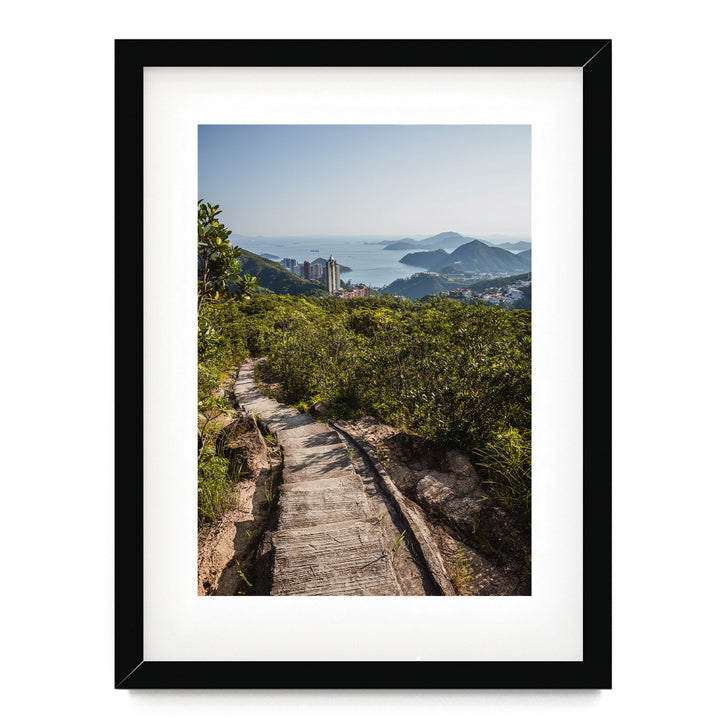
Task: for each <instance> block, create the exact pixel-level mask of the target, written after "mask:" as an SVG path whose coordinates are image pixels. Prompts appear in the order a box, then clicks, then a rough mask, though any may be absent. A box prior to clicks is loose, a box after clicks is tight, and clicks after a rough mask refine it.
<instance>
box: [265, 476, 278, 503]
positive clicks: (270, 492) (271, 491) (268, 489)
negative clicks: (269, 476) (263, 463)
mask: <svg viewBox="0 0 720 720" xmlns="http://www.w3.org/2000/svg"><path fill="white" fill-rule="evenodd" d="M276 497H277V494H276V493H275V488H274V487H273V482H272V480H270V481H269V482H268V481H267V480H266V481H265V499H266V500H267V504H268V505H272V504H273V500H275V498H276Z"/></svg>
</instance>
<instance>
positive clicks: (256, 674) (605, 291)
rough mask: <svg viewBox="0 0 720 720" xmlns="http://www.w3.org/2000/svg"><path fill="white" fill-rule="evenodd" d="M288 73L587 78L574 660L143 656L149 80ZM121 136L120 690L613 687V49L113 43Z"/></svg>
mask: <svg viewBox="0 0 720 720" xmlns="http://www.w3.org/2000/svg"><path fill="white" fill-rule="evenodd" d="M288 58H292V61H291V62H288V61H287V59H288ZM290 65H294V66H306V67H308V66H326V67H327V66H331V67H332V66H334V67H398V66H404V67H412V66H415V67H423V66H425V67H430V66H434V67H490V68H499V67H576V68H582V78H583V79H582V85H583V121H582V124H583V151H582V163H583V276H584V280H585V281H584V283H583V287H584V290H583V293H584V295H583V326H584V328H586V332H585V333H584V337H583V377H584V380H583V420H584V427H583V443H584V446H583V493H584V494H583V568H584V569H583V598H584V600H583V659H582V660H581V661H577V662H552V661H549V662H536V661H507V662H465V661H458V662H420V663H418V662H412V663H410V662H370V663H368V662H353V661H349V662H304V663H303V665H304V666H307V667H303V670H305V669H307V670H308V672H302V673H300V672H297V663H294V662H284V661H278V662H269V663H268V662H262V663H253V662H207V661H147V660H145V658H144V654H143V535H142V527H143V424H142V409H143V381H144V378H143V297H142V292H139V291H137V290H135V291H131V292H128V288H142V286H143V69H144V68H145V67H235V66H241V67H262V66H264V67H282V66H290ZM115 131H116V140H115V183H116V184H115V203H116V215H115V237H116V250H115V280H116V285H115V287H116V294H115V342H116V346H115V347H116V350H115V361H116V365H115V367H116V378H115V403H116V413H115V421H116V433H115V442H116V451H115V687H116V688H122V689H139V688H255V689H263V688H272V689H281V688H287V689H292V688H303V689H307V688H318V689H320V688H336V689H341V688H342V689H344V688H348V689H350V688H377V689H382V688H400V689H402V688H405V689H412V688H438V689H445V688H460V689H477V688H498V689H502V688H518V689H519V688H530V689H531V688H610V687H611V483H610V478H611V370H610V368H611V308H610V302H609V298H610V296H611V41H610V40H280V41H276V40H242V41H233V40H116V44H115ZM590 280H592V281H591V282H590ZM587 329H590V330H589V331H587ZM384 666H388V667H384Z"/></svg>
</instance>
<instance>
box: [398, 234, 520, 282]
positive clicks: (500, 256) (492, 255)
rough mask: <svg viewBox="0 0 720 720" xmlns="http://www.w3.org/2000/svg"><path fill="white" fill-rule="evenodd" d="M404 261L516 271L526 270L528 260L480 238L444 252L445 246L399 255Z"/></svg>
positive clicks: (429, 267) (443, 267)
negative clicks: (443, 247)
mask: <svg viewBox="0 0 720 720" xmlns="http://www.w3.org/2000/svg"><path fill="white" fill-rule="evenodd" d="M400 262H401V263H404V264H405V265H413V266H415V267H422V268H425V269H426V270H432V271H434V272H448V268H450V267H451V268H453V269H454V270H456V271H457V270H463V271H471V272H480V273H508V274H510V273H518V272H523V271H524V270H530V261H529V260H527V259H526V258H524V257H520V256H519V255H515V254H514V253H511V252H510V251H508V250H503V249H502V248H499V247H490V246H489V245H485V243H483V242H480V240H471V241H470V242H469V243H466V244H465V245H461V246H460V247H459V248H456V249H455V250H453V252H452V253H450V254H448V253H447V252H446V251H445V250H426V251H424V252H415V253H408V254H407V255H405V256H404V257H402V258H400Z"/></svg>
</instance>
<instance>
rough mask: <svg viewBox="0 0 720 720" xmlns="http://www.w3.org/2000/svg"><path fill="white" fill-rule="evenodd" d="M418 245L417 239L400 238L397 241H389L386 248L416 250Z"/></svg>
mask: <svg viewBox="0 0 720 720" xmlns="http://www.w3.org/2000/svg"><path fill="white" fill-rule="evenodd" d="M416 247H418V243H417V240H410V241H407V240H398V241H397V242H393V243H388V244H387V245H385V247H384V248H383V249H384V250H414V249H415V248H416Z"/></svg>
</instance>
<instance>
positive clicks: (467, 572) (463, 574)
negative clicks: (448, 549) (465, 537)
mask: <svg viewBox="0 0 720 720" xmlns="http://www.w3.org/2000/svg"><path fill="white" fill-rule="evenodd" d="M471 580H472V561H471V560H470V558H469V557H468V556H467V555H466V553H465V548H464V546H463V544H462V543H460V545H459V546H458V555H457V560H456V561H455V568H454V570H453V576H452V578H451V581H452V584H453V587H454V588H455V590H457V593H458V595H468V594H470V581H471Z"/></svg>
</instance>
